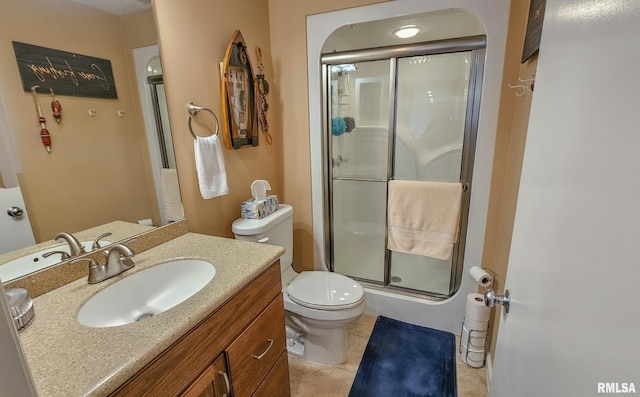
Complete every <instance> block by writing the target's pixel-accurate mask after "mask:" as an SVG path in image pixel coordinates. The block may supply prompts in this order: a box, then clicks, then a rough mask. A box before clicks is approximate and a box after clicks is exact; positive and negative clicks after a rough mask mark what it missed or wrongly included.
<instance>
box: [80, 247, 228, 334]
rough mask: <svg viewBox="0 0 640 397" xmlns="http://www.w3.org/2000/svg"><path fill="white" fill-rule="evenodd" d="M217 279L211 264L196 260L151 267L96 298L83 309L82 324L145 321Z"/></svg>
mask: <svg viewBox="0 0 640 397" xmlns="http://www.w3.org/2000/svg"><path fill="white" fill-rule="evenodd" d="M125 274H126V273H125ZM215 275H216V268H215V267H213V265H212V264H211V263H209V262H205V261H202V260H196V259H180V260H175V261H172V262H167V263H163V264H160V265H156V266H153V267H150V268H148V269H145V270H142V271H140V272H138V273H134V274H132V275H131V276H129V277H126V278H124V279H122V280H120V281H118V282H116V283H115V284H112V285H110V286H109V287H107V288H105V289H104V290H102V291H100V292H98V293H97V294H95V295H94V296H93V297H91V299H89V300H88V301H87V302H86V303H85V304H84V305H82V307H81V308H80V311H79V312H78V321H79V322H80V324H82V325H86V326H89V327H101V328H103V327H116V326H119V325H125V324H130V323H133V322H136V321H140V320H144V319H145V318H149V317H152V316H154V315H156V314H159V313H162V312H164V311H165V310H168V309H171V308H172V307H174V306H175V305H177V304H178V303H180V302H183V301H185V300H186V299H187V298H189V297H191V296H192V295H193V294H195V293H196V292H198V291H200V290H201V289H202V288H203V287H204V286H205V285H207V284H208V283H209V281H211V280H213V277H214V276H215Z"/></svg>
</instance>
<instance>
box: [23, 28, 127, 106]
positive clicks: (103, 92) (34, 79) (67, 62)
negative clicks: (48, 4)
mask: <svg viewBox="0 0 640 397" xmlns="http://www.w3.org/2000/svg"><path fill="white" fill-rule="evenodd" d="M13 51H14V52H15V54H16V61H17V62H18V70H19V71H20V78H21V79H22V87H23V88H24V91H25V92H30V91H31V87H33V86H36V85H38V86H40V87H41V89H42V90H43V91H45V92H49V90H50V89H52V90H53V91H55V93H56V94H58V95H70V96H76V97H92V98H109V99H117V98H118V94H117V92H116V85H115V81H114V79H113V70H112V68H111V61H110V60H108V59H102V58H95V57H90V56H86V55H80V54H74V53H72V52H67V51H60V50H55V49H52V48H46V47H40V46H37V45H32V44H25V43H20V42H17V41H14V42H13Z"/></svg>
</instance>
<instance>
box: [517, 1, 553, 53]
mask: <svg viewBox="0 0 640 397" xmlns="http://www.w3.org/2000/svg"><path fill="white" fill-rule="evenodd" d="M546 3H547V1H546V0H531V3H530V4H529V18H528V19H527V32H526V34H525V37H524V47H523V48H522V60H521V61H520V63H525V62H526V61H527V60H528V59H529V58H531V56H533V54H535V53H536V52H537V51H538V50H539V49H540V37H541V36H542V22H543V20H544V8H545V5H546Z"/></svg>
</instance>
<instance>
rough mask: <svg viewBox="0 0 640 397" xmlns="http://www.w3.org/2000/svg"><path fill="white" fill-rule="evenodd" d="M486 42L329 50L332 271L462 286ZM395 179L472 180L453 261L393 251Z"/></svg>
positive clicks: (424, 288) (436, 287)
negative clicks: (390, 187) (390, 193)
mask: <svg viewBox="0 0 640 397" xmlns="http://www.w3.org/2000/svg"><path fill="white" fill-rule="evenodd" d="M484 48H485V37H484V36H474V37H468V38H461V39H453V40H442V41H435V42H428V43H418V44H412V45H408V46H394V47H382V48H376V49H366V50H357V51H350V52H342V53H331V54H326V55H323V56H322V73H323V96H324V98H323V99H324V100H323V103H324V106H325V107H324V109H323V111H324V114H325V115H326V123H325V140H324V142H325V144H324V147H323V150H324V153H325V156H324V158H325V159H326V164H325V171H326V179H325V182H326V186H325V190H324V191H325V197H324V203H325V204H324V205H325V211H326V212H325V213H327V214H329V217H327V218H326V219H325V223H326V224H325V231H326V232H327V234H328V235H327V236H326V239H325V241H327V242H328V243H327V247H326V249H327V258H329V264H330V268H331V270H333V271H335V272H338V273H341V274H345V275H348V276H350V277H353V278H356V279H358V280H360V281H363V282H365V283H367V285H369V286H373V287H379V288H385V289H387V288H389V289H393V290H394V291H401V292H403V293H407V294H419V295H429V296H432V297H438V298H445V297H449V296H451V295H452V294H453V293H455V291H456V290H457V289H458V288H459V285H460V279H461V275H462V267H463V266H462V259H463V257H464V255H463V254H464V245H465V235H466V224H467V215H468V208H469V198H470V189H471V178H472V171H473V169H472V167H473V156H474V151H475V136H476V130H477V123H478V110H479V105H480V103H479V102H480V88H481V82H482V71H483V63H484ZM391 179H402V180H420V181H442V182H460V183H461V184H462V186H463V189H464V194H463V209H462V214H461V223H460V238H459V241H458V243H457V244H456V245H455V246H454V248H453V252H452V257H451V259H450V260H446V261H445V260H440V259H435V258H429V257H426V256H418V255H412V254H406V253H400V252H392V251H389V250H387V249H386V239H387V233H386V230H387V227H386V223H387V184H388V181H389V180H391ZM418 199H419V198H418Z"/></svg>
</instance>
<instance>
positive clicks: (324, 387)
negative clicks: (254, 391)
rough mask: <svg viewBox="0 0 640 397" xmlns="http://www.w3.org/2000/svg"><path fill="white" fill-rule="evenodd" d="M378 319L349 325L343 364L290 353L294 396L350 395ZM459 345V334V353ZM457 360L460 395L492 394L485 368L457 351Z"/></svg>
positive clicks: (479, 396)
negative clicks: (468, 362) (468, 361)
mask: <svg viewBox="0 0 640 397" xmlns="http://www.w3.org/2000/svg"><path fill="white" fill-rule="evenodd" d="M375 322H376V316H373V315H368V314H365V315H363V316H362V317H361V318H360V319H359V320H358V321H357V322H356V323H355V324H354V325H353V326H351V327H349V329H348V335H349V356H348V357H347V361H346V362H344V363H343V364H340V365H336V366H324V365H315V364H311V363H307V362H305V361H304V360H302V359H301V358H299V357H296V356H293V355H291V354H290V355H289V378H290V383H291V396H292V397H310V396H321V397H324V396H327V397H347V396H348V395H349V390H350V389H351V383H352V382H353V379H354V378H355V376H356V372H357V371H358V365H359V364H360V359H361V358H362V355H363V354H364V349H365V348H366V346H367V341H368V340H369V335H370V334H371V330H372V329H373V325H374V324H375ZM458 345H459V341H458V337H456V353H457V346H458ZM456 362H457V366H456V374H457V376H458V385H457V386H458V397H487V396H488V394H489V393H488V391H487V379H486V370H485V368H480V369H474V368H471V367H469V366H468V365H466V364H464V363H463V362H461V361H460V356H459V354H456Z"/></svg>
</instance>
